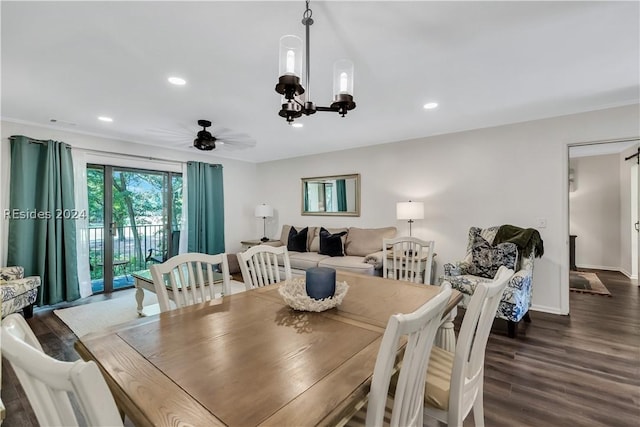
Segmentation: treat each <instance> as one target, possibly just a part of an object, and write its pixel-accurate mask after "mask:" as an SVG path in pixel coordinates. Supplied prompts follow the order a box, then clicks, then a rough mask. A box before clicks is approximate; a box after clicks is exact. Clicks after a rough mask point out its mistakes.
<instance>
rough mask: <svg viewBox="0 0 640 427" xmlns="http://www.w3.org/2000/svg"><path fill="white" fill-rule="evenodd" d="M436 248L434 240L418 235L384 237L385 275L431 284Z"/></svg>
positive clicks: (383, 268) (383, 267) (383, 266)
mask: <svg viewBox="0 0 640 427" xmlns="http://www.w3.org/2000/svg"><path fill="white" fill-rule="evenodd" d="M434 248H435V242H434V241H433V240H422V239H418V238H416V237H395V238H392V239H382V271H383V275H384V277H386V278H388V279H396V280H406V281H408V282H413V283H426V284H431V266H432V264H433V251H434ZM423 271H424V275H423Z"/></svg>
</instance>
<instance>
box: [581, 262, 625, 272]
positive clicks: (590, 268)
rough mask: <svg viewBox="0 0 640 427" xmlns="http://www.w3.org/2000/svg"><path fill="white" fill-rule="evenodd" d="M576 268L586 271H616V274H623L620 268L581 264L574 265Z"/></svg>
mask: <svg viewBox="0 0 640 427" xmlns="http://www.w3.org/2000/svg"><path fill="white" fill-rule="evenodd" d="M576 268H578V269H581V268H586V269H587V270H606V271H618V272H620V273H622V274H624V272H623V271H622V270H621V269H620V267H607V266H604V265H589V264H581V265H576Z"/></svg>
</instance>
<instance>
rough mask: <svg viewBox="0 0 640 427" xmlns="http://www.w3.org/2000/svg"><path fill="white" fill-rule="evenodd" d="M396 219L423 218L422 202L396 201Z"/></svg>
mask: <svg viewBox="0 0 640 427" xmlns="http://www.w3.org/2000/svg"><path fill="white" fill-rule="evenodd" d="M396 217H397V219H424V203H422V202H412V201H411V200H409V201H408V202H398V203H397V204H396Z"/></svg>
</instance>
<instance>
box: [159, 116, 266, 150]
mask: <svg viewBox="0 0 640 427" xmlns="http://www.w3.org/2000/svg"><path fill="white" fill-rule="evenodd" d="M198 126H200V127H202V129H200V130H199V131H198V132H197V134H196V137H195V139H194V140H193V142H192V143H190V144H188V145H187V144H185V142H186V141H185V140H190V137H193V132H194V130H193V128H192V127H191V126H180V127H182V128H183V129H184V130H173V129H148V131H149V132H152V133H154V134H155V135H156V137H158V138H162V139H166V140H171V141H175V142H179V143H180V145H181V146H182V147H184V148H187V147H191V148H194V147H195V148H197V149H198V150H202V151H212V150H215V149H223V150H225V151H232V150H241V149H244V148H250V147H255V146H256V141H255V140H254V139H252V138H251V137H250V136H249V135H247V134H245V133H237V132H232V131H231V130H229V129H225V128H216V130H215V131H214V130H213V129H210V130H207V128H211V121H210V120H204V119H201V120H198ZM183 144H184V145H183Z"/></svg>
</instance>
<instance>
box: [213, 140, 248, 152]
mask: <svg viewBox="0 0 640 427" xmlns="http://www.w3.org/2000/svg"><path fill="white" fill-rule="evenodd" d="M218 142H222V144H220V147H223V148H224V149H225V150H231V151H233V150H244V149H246V148H252V147H255V146H256V141H255V140H252V139H245V140H226V139H219V140H218Z"/></svg>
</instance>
